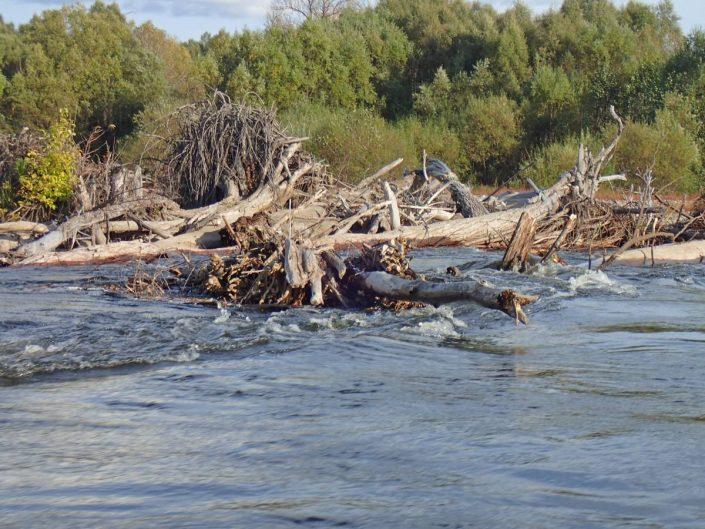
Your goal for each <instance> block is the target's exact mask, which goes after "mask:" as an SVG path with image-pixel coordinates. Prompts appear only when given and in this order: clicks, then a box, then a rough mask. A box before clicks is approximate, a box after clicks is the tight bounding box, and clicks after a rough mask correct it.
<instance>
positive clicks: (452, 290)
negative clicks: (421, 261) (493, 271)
mask: <svg viewBox="0 0 705 529" xmlns="http://www.w3.org/2000/svg"><path fill="white" fill-rule="evenodd" d="M354 284H355V286H357V287H358V288H359V289H362V290H365V291H368V292H369V293H371V294H374V295H376V296H383V297H385V298H389V299H394V300H400V301H417V302H421V303H427V304H429V305H434V306H439V305H443V304H445V303H452V302H454V301H466V302H467V301H469V302H472V303H477V304H479V305H482V306H484V307H488V308H491V309H495V310H499V311H502V312H504V313H505V314H508V315H509V316H511V317H513V318H516V319H517V321H521V322H522V323H524V324H526V323H527V322H528V318H527V316H526V314H525V313H524V311H523V310H522V307H523V306H525V305H528V304H529V303H533V302H534V301H536V300H537V299H538V297H537V296H526V295H524V294H519V293H517V292H515V291H513V290H511V289H499V288H496V287H494V286H492V285H490V284H489V283H487V282H485V281H453V282H448V283H431V282H428V281H424V280H421V279H403V278H401V277H397V276H395V275H392V274H388V273H387V272H363V273H360V274H358V275H357V276H356V277H355V279H354Z"/></svg>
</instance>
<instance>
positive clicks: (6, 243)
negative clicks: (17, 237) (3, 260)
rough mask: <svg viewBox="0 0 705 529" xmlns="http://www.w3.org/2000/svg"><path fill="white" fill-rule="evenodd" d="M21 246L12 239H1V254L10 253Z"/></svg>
mask: <svg viewBox="0 0 705 529" xmlns="http://www.w3.org/2000/svg"><path fill="white" fill-rule="evenodd" d="M19 245H20V243H18V242H17V241H12V240H10V239H0V253H10V252H11V251H12V250H14V249H15V248H17V247H18V246H19Z"/></svg>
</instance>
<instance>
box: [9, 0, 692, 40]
mask: <svg viewBox="0 0 705 529" xmlns="http://www.w3.org/2000/svg"><path fill="white" fill-rule="evenodd" d="M486 1H487V2H488V3H490V4H492V5H494V6H495V7H496V8H497V9H500V10H501V9H505V8H507V7H509V6H511V5H512V4H513V3H514V2H513V0H486ZM646 1H647V3H650V4H656V3H658V0H646ZM269 2H270V0H118V1H117V3H118V4H120V6H121V7H122V10H123V12H125V13H127V15H128V16H129V18H131V19H133V20H135V21H136V22H138V23H141V22H144V21H147V20H152V21H153V22H154V23H155V25H157V26H159V27H161V28H163V29H165V30H167V31H168V32H169V33H171V34H172V35H175V36H177V37H179V38H180V39H184V40H185V39H189V38H198V37H199V36H200V35H201V34H202V33H204V32H206V31H208V32H210V33H216V32H217V31H218V30H219V29H221V28H225V29H226V30H228V31H234V30H236V29H240V28H243V27H249V28H258V27H261V26H262V25H263V24H264V22H265V19H266V15H267V10H268V7H269ZM625 2H626V0H618V2H617V3H625ZM73 3H77V2H76V1H71V0H69V1H65V0H0V15H2V17H3V18H4V19H5V20H6V21H8V22H14V23H15V24H21V23H23V22H26V21H28V20H29V19H30V18H31V16H32V15H33V14H34V13H37V12H40V11H42V10H44V9H48V8H53V7H58V6H60V5H62V4H73ZM81 3H84V4H90V3H91V2H90V1H87V0H86V1H82V2H81ZM525 3H526V4H528V5H529V6H531V7H532V8H533V9H535V10H537V11H541V10H545V9H548V8H551V7H560V5H561V3H562V2H561V0H526V2H525ZM674 4H675V6H676V11H677V12H678V14H679V15H680V17H681V23H682V25H683V28H684V29H685V30H686V31H690V30H691V29H693V28H694V27H696V26H700V27H705V2H703V0H674Z"/></svg>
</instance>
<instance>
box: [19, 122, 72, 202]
mask: <svg viewBox="0 0 705 529" xmlns="http://www.w3.org/2000/svg"><path fill="white" fill-rule="evenodd" d="M73 134H74V125H73V121H71V119H69V117H68V113H67V112H66V111H62V112H61V115H60V117H59V120H58V121H57V122H56V123H54V124H53V125H52V126H51V127H50V128H49V131H48V132H47V133H46V146H45V147H44V149H42V150H40V151H39V150H32V151H30V152H29V153H28V154H27V156H26V157H24V158H22V159H20V160H18V162H17V167H16V170H17V175H18V177H19V188H18V190H17V196H16V199H15V200H16V203H17V205H18V206H19V207H21V208H25V209H40V210H49V211H54V210H56V209H57V208H59V207H60V206H62V205H65V204H67V203H68V201H69V200H70V199H71V197H72V196H73V189H74V184H75V178H76V164H77V161H78V156H79V154H80V153H79V151H78V149H77V148H76V146H75V144H74V139H73Z"/></svg>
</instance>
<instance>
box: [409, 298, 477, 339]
mask: <svg viewBox="0 0 705 529" xmlns="http://www.w3.org/2000/svg"><path fill="white" fill-rule="evenodd" d="M404 315H405V316H407V317H410V318H414V319H418V320H419V321H416V322H415V325H405V326H404V327H402V328H401V330H402V331H403V332H410V333H414V334H422V335H424V336H434V337H437V338H457V337H458V336H461V333H460V332H459V330H458V329H464V328H465V327H467V323H465V322H464V321H463V320H460V319H458V318H456V317H455V313H454V312H453V308H452V307H450V306H448V305H444V306H441V307H438V308H435V307H430V306H429V307H423V308H418V309H411V310H408V311H406V312H405V313H404Z"/></svg>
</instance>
